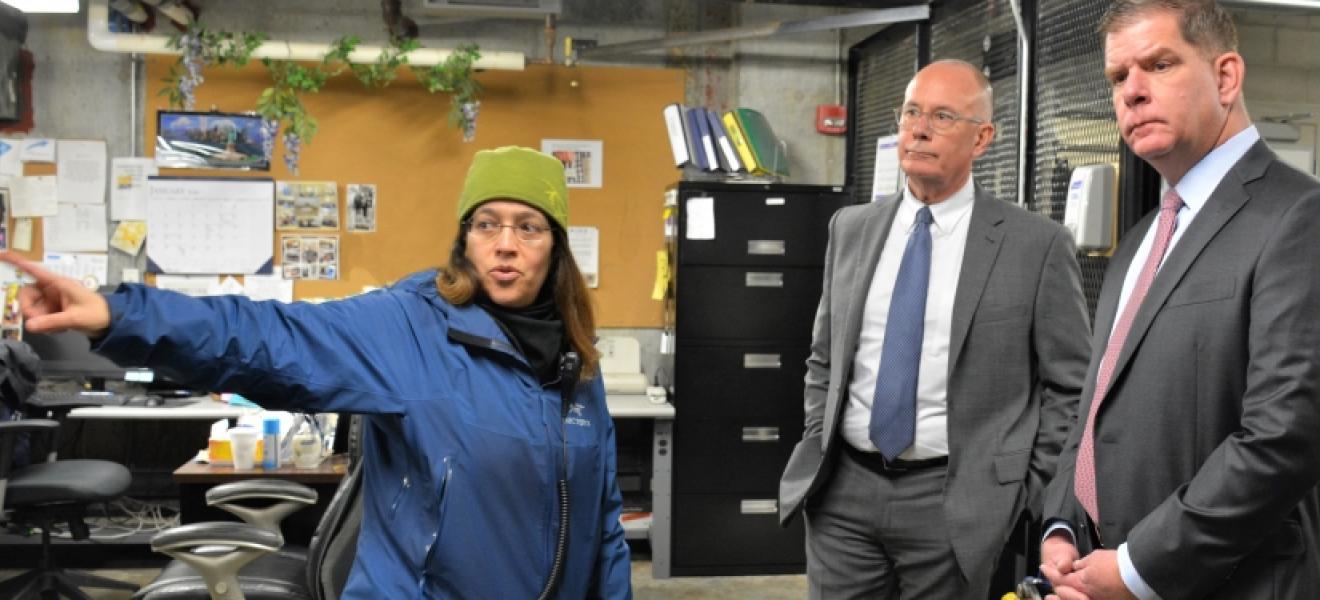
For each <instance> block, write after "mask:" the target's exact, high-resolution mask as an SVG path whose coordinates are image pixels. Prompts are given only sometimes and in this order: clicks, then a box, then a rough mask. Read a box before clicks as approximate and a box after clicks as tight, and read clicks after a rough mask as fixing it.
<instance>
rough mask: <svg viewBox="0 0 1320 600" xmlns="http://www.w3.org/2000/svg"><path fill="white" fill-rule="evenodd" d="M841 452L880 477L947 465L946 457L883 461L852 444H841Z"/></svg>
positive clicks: (881, 457) (882, 458) (880, 457)
mask: <svg viewBox="0 0 1320 600" xmlns="http://www.w3.org/2000/svg"><path fill="white" fill-rule="evenodd" d="M843 450H844V452H847V453H848V456H850V457H852V459H853V460H854V461H856V462H857V464H859V465H861V466H863V467H866V468H867V470H870V471H872V472H874V473H879V474H882V475H893V474H895V473H910V472H912V471H922V470H925V469H934V468H936V467H943V466H946V465H948V464H949V457H948V456H937V457H935V458H923V459H921V460H901V459H895V460H885V457H884V456H883V455H881V454H880V453H879V452H863V451H861V450H858V449H857V448H854V447H853V445H852V444H849V443H848V442H843Z"/></svg>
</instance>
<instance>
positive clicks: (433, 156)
mask: <svg viewBox="0 0 1320 600" xmlns="http://www.w3.org/2000/svg"><path fill="white" fill-rule="evenodd" d="M173 61H174V59H173V58H172V57H151V58H149V59H148V61H147V94H146V96H147V104H146V107H145V110H146V115H145V118H144V119H143V124H144V127H145V129H146V136H145V138H146V139H147V140H154V139H155V136H156V111H157V110H160V109H168V108H169V107H168V106H167V103H166V99H165V97H164V96H158V95H156V92H157V91H158V90H159V89H160V88H161V87H162V86H163V85H164V84H163V83H161V80H162V79H163V78H164V76H165V74H166V73H167V72H168V71H169V67H170V65H171V64H173ZM477 80H478V81H479V82H480V83H481V84H482V86H483V87H484V88H485V89H484V91H483V92H482V93H481V95H480V100H481V110H480V115H479V117H478V120H477V137H476V140H475V141H473V142H469V143H464V142H463V141H462V135H461V133H460V132H459V131H458V130H457V129H455V128H454V127H451V126H450V125H449V124H448V122H447V117H448V110H449V97H448V96H447V95H445V94H435V95H432V94H429V93H427V92H426V91H425V90H423V89H422V88H421V87H420V86H418V85H417V84H416V82H415V80H414V79H413V78H412V76H411V73H401V74H400V77H399V80H398V81H396V82H394V84H393V85H391V86H390V87H388V88H386V89H384V90H376V91H367V90H365V89H364V88H363V87H362V85H361V84H360V83H358V82H357V80H355V79H353V78H352V77H351V75H347V74H345V75H341V76H340V77H338V78H336V79H334V80H332V81H331V82H330V83H329V84H328V85H327V86H326V87H325V89H323V90H321V92H319V93H317V94H309V95H307V97H305V98H304V103H305V104H306V106H307V109H308V111H309V112H310V113H311V114H312V115H313V116H314V117H315V118H316V119H317V121H318V122H319V125H320V130H319V132H318V133H317V135H316V137H315V138H314V139H313V140H312V142H311V144H304V145H303V150H302V157H301V163H300V165H299V171H300V172H299V175H298V176H297V177H293V176H292V175H291V173H290V172H289V171H288V169H287V168H286V167H285V166H284V161H283V154H282V150H281V149H280V148H278V147H277V149H276V152H275V156H274V157H273V159H272V162H273V165H272V167H271V170H270V172H269V173H268V175H269V176H271V177H273V178H274V179H275V180H277V181H283V180H299V181H334V182H336V184H337V187H338V193H339V198H340V205H341V218H340V224H341V227H340V230H339V231H338V232H337V233H338V235H339V238H340V267H339V268H340V279H339V280H338V281H298V282H295V284H294V296H295V297H296V298H311V297H328V298H333V297H339V296H344V295H349V294H354V293H357V292H359V291H361V289H362V287H363V286H369V285H370V286H383V285H386V284H388V283H390V282H392V281H395V280H397V279H399V278H400V277H403V276H405V275H407V274H409V273H412V272H415V271H418V270H422V269H426V268H430V267H434V266H437V265H440V264H443V263H444V262H445V261H446V260H447V258H448V256H449V249H450V247H451V245H452V243H453V240H454V236H455V235H456V233H457V229H458V216H457V214H456V210H457V208H456V207H457V197H458V193H459V190H460V188H461V186H462V182H463V176H464V174H465V173H466V172H467V166H468V164H469V163H470V161H471V159H472V155H473V154H474V153H475V152H476V151H477V150H482V149H487V148H495V147H499V146H506V145H521V146H529V147H532V148H537V149H539V148H540V146H541V140H542V139H543V138H552V139H580V140H601V141H602V142H603V153H604V160H603V166H604V170H603V182H602V187H601V188H599V189H589V188H571V189H570V190H569V202H570V219H569V220H570V223H571V224H573V225H581V226H592V227H596V228H598V229H599V231H600V287H599V288H598V289H595V290H593V291H594V295H595V303H596V310H597V324H598V325H599V326H602V327H659V326H660V325H661V311H662V308H661V303H660V302H656V301H654V300H651V289H652V287H653V282H654V278H655V253H656V251H657V250H659V249H661V248H662V247H663V241H662V238H663V233H664V232H663V223H662V221H661V211H662V208H663V207H662V202H663V190H664V187H665V186H666V185H667V184H669V183H672V182H673V180H674V179H675V178H676V177H677V176H678V173H677V172H676V171H675V169H674V167H673V164H674V163H673V158H672V156H671V154H670V151H669V146H668V142H667V141H666V140H667V138H666V133H665V128H664V119H663V118H662V117H661V109H663V108H664V106H665V105H666V104H669V103H671V102H680V101H682V98H683V85H684V83H683V72H682V71H681V70H679V69H658V68H650V69H637V68H613V67H577V68H569V67H559V66H550V65H532V66H529V67H528V68H527V70H525V71H521V72H518V71H486V72H482V73H479V74H478V75H477ZM269 82H270V77H269V75H267V73H266V71H265V69H264V68H263V67H261V66H260V65H255V66H250V67H248V68H246V69H243V70H233V69H209V70H207V71H206V72H205V81H204V82H203V83H202V85H201V86H199V87H198V88H197V109H198V110H210V109H214V110H218V111H222V112H245V111H249V110H251V109H252V108H253V106H254V105H255V102H256V98H257V96H258V95H259V94H260V93H261V91H262V90H263V89H265V88H266V87H267V86H268V85H269ZM574 82H576V85H574ZM147 145H148V146H149V147H154V141H152V142H148V144H147ZM148 153H151V150H148ZM162 174H163V175H166V174H168V175H196V176H206V177H216V176H253V175H267V173H261V172H243V171H223V170H193V169H162ZM350 183H370V184H375V185H376V186H377V196H378V208H377V214H376V219H377V228H376V231H375V232H374V233H349V232H347V231H346V230H345V228H344V227H343V223H344V220H345V219H344V215H343V214H342V211H343V205H344V200H345V196H346V189H345V188H346V185H347V184H350ZM327 233H335V232H327ZM147 235H148V236H150V235H151V232H148V233H147ZM275 238H276V240H275V243H276V244H278V236H275ZM278 250H279V249H278V248H275V256H276V262H277V264H278V262H279V255H280V252H279V251H278Z"/></svg>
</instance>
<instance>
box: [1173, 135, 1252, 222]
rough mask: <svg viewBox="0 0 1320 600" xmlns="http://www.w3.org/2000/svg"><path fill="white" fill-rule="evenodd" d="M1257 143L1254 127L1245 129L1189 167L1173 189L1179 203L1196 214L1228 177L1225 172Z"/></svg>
mask: <svg viewBox="0 0 1320 600" xmlns="http://www.w3.org/2000/svg"><path fill="white" fill-rule="evenodd" d="M1258 140H1260V134H1259V133H1258V132H1257V131H1256V126H1255V125H1251V126H1248V127H1247V128H1246V129H1243V130H1242V131H1239V132H1237V134H1236V135H1234V136H1233V137H1231V138H1228V141H1226V142H1224V143H1223V144H1220V145H1219V147H1217V148H1215V149H1214V150H1211V151H1210V153H1209V154H1207V155H1205V157H1204V158H1202V159H1201V161H1200V162H1198V163H1196V164H1195V165H1193V166H1192V168H1191V170H1189V171H1187V175H1185V176H1183V178H1182V180H1181V181H1179V182H1178V185H1176V186H1174V188H1175V189H1177V190H1178V195H1179V196H1181V197H1182V201H1183V204H1186V205H1187V208H1188V209H1190V210H1191V211H1192V212H1194V213H1195V212H1198V211H1200V210H1201V207H1202V206H1203V205H1205V203H1206V201H1207V200H1209V199H1210V194H1212V193H1214V191H1215V188H1217V187H1219V182H1220V181H1223V179H1224V176H1225V175H1227V174H1228V170H1229V169H1231V168H1233V165H1235V164H1237V162H1238V161H1239V160H1241V159H1242V156H1243V155H1244V154H1246V153H1247V150H1250V149H1251V147H1252V146H1253V145H1255V144H1256V142H1257V141H1258Z"/></svg>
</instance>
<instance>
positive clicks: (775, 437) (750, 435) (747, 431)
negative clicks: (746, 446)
mask: <svg viewBox="0 0 1320 600" xmlns="http://www.w3.org/2000/svg"><path fill="white" fill-rule="evenodd" d="M742 441H744V442H747V443H754V442H778V441H779V428H778V427H743V428H742Z"/></svg>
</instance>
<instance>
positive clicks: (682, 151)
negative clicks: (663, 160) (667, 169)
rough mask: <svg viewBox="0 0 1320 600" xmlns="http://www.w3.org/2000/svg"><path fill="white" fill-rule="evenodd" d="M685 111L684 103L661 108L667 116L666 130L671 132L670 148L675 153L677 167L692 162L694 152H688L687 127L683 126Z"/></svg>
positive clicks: (662, 112)
mask: <svg viewBox="0 0 1320 600" xmlns="http://www.w3.org/2000/svg"><path fill="white" fill-rule="evenodd" d="M684 112H685V111H684V110H683V105H682V104H678V103H674V104H670V105H669V106H666V107H664V109H663V110H661V114H663V115H664V117H665V130H666V131H667V132H668V133H669V150H670V152H673V154H674V166H676V167H681V166H683V165H686V164H690V163H691V162H692V153H691V152H688V141H687V129H686V128H685V127H684V126H683V120H684V119H683V115H684Z"/></svg>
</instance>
